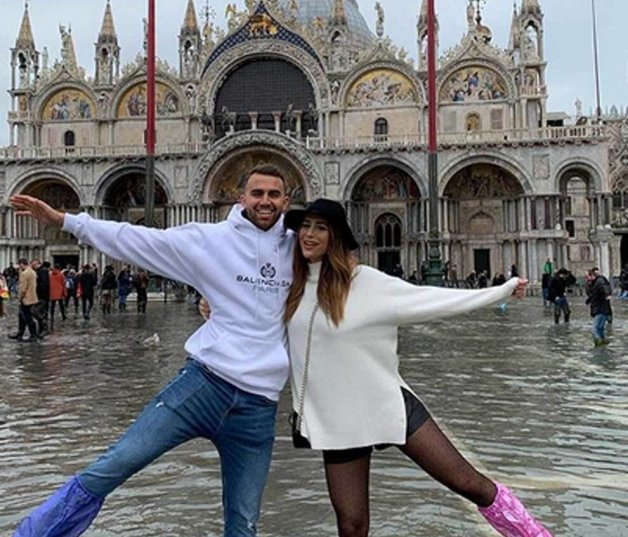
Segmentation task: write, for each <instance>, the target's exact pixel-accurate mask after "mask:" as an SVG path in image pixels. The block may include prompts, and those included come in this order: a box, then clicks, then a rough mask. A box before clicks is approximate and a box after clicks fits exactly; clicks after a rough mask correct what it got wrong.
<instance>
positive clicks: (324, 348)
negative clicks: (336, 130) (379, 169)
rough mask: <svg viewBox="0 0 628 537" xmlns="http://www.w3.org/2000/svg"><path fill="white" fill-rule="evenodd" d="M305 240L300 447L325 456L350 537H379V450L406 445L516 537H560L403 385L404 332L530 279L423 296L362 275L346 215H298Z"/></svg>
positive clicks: (296, 342)
mask: <svg viewBox="0 0 628 537" xmlns="http://www.w3.org/2000/svg"><path fill="white" fill-rule="evenodd" d="M285 222H286V226H287V227H288V228H290V229H292V230H294V231H296V232H297V233H298V239H299V245H298V247H297V248H295V253H294V264H293V270H294V276H293V284H292V287H291V291H290V294H289V296H288V299H287V303H286V313H285V319H286V322H287V323H288V332H289V339H290V355H291V366H292V370H291V383H292V393H293V408H294V410H295V412H296V419H295V427H296V429H297V431H296V432H295V438H299V434H300V435H302V436H301V437H300V438H301V439H302V440H303V441H307V442H309V444H311V447H312V448H314V449H322V450H323V458H324V462H325V472H326V477H327V486H328V491H329V495H330V498H331V502H332V504H333V507H334V510H335V512H336V518H337V524H338V533H339V535H340V536H341V537H354V536H365V535H367V534H368V527H369V515H368V513H369V510H368V481H369V466H370V458H371V452H372V448H373V446H378V447H383V446H384V445H390V444H393V445H396V446H397V447H399V449H400V450H401V451H402V452H403V453H404V454H405V455H406V456H408V457H409V458H410V459H411V460H413V461H414V462H415V463H416V464H418V465H419V466H420V467H421V468H423V469H424V470H425V471H426V472H427V473H428V474H429V475H431V476H432V477H433V478H435V479H436V480H437V481H439V482H440V483H442V484H443V485H445V486H447V487H448V488H450V489H451V490H453V491H454V492H456V493H458V494H460V495H462V496H464V497H465V498H467V499H469V500H470V501H472V502H474V503H475V504H476V505H477V506H478V507H479V510H480V512H481V513H482V515H483V516H484V517H485V518H486V520H487V521H488V522H489V523H490V524H491V525H492V526H493V527H494V528H495V529H496V530H497V531H498V532H499V533H501V535H504V536H507V537H548V536H549V537H551V534H550V533H549V532H548V531H547V530H546V529H544V528H543V527H542V526H541V525H540V524H539V523H538V522H536V521H535V520H534V518H533V517H532V516H531V515H530V514H529V513H528V512H527V511H526V509H525V508H524V506H523V505H522V504H521V502H520V501H519V500H518V499H517V498H516V497H515V496H514V495H513V493H512V492H511V491H510V490H509V489H507V488H506V487H504V486H503V485H501V484H499V483H495V482H493V481H491V480H490V479H489V478H487V477H485V476H484V475H482V474H480V473H479V472H478V471H477V470H475V468H473V467H472V466H471V465H470V464H469V463H468V462H467V461H466V460H465V459H464V458H463V457H462V455H461V454H460V453H459V452H458V451H457V450H456V448H455V447H454V446H453V445H452V444H451V442H450V441H449V440H448V439H447V437H446V436H445V435H444V434H443V432H442V431H441V430H440V429H439V428H438V426H437V425H436V423H435V422H434V420H433V419H432V418H431V417H430V415H429V413H428V412H427V410H426V408H425V407H424V405H423V404H422V403H421V401H420V400H419V399H418V398H417V396H416V395H414V394H413V393H412V391H411V390H410V388H409V387H408V386H407V384H406V383H405V382H404V381H403V379H402V378H401V377H400V376H399V373H398V359H397V355H396V348H397V329H398V327H399V326H400V325H403V324H408V323H416V322H420V321H426V320H432V319H436V318H443V317H448V316H452V315H456V314H459V313H463V312H467V311H471V310H473V309H476V308H478V307H481V306H486V305H488V304H491V303H494V302H500V301H503V300H504V299H505V298H506V297H508V296H510V295H512V294H514V295H516V296H522V294H523V291H524V290H525V284H526V283H527V282H526V281H525V280H518V279H516V278H515V279H511V280H510V281H508V282H507V283H506V284H504V285H502V286H500V287H493V288H489V289H484V290H480V291H476V290H473V291H467V290H458V289H444V288H431V287H417V286H414V285H411V284H408V283H407V282H404V281H402V280H400V279H399V278H392V277H390V276H387V275H385V274H383V273H381V272H379V271H377V270H374V269H372V268H370V267H367V266H363V265H358V264H357V262H356V259H355V258H354V257H353V256H352V255H351V251H352V250H355V249H357V247H358V244H357V242H356V240H355V238H354V236H353V233H352V232H351V229H350V228H349V225H348V223H347V220H346V215H345V212H344V209H343V208H342V206H341V205H340V204H339V203H337V202H335V201H331V200H325V199H319V200H317V201H315V202H313V203H312V204H311V205H310V206H309V207H308V208H307V209H306V210H293V211H289V212H288V213H287V215H286V219H285Z"/></svg>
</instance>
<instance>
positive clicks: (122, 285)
mask: <svg viewBox="0 0 628 537" xmlns="http://www.w3.org/2000/svg"><path fill="white" fill-rule="evenodd" d="M132 284H133V281H132V279H131V267H129V266H128V265H127V266H126V267H124V268H123V269H122V270H121V271H120V272H119V273H118V310H119V311H126V299H127V297H128V296H129V293H130V292H131V287H132Z"/></svg>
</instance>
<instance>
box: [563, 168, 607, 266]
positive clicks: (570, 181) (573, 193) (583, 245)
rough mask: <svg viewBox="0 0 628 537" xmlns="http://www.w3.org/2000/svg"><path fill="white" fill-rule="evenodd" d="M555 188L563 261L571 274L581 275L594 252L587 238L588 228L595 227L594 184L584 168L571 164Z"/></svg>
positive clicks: (592, 257)
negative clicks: (564, 253) (564, 251)
mask: <svg viewBox="0 0 628 537" xmlns="http://www.w3.org/2000/svg"><path fill="white" fill-rule="evenodd" d="M559 188H560V194H561V220H562V225H563V229H564V230H565V231H566V232H567V240H566V242H567V259H565V260H564V263H563V264H564V265H566V266H567V267H568V268H569V269H570V270H571V271H572V272H573V273H574V274H583V273H584V271H586V270H588V269H589V268H590V266H591V263H595V252H594V249H593V245H592V244H591V241H590V239H589V229H591V228H592V227H595V224H594V220H595V218H594V215H593V206H592V202H591V196H592V194H593V192H595V184H594V181H593V178H592V177H591V174H590V173H589V172H588V171H587V170H585V169H581V168H578V167H575V168H572V169H569V170H567V171H565V172H564V173H563V174H562V175H561V177H560V181H559ZM598 210H600V208H599V207H598Z"/></svg>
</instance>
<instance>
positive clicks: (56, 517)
mask: <svg viewBox="0 0 628 537" xmlns="http://www.w3.org/2000/svg"><path fill="white" fill-rule="evenodd" d="M103 501H104V500H103V499H102V498H97V497H96V496H93V495H92V494H90V493H89V492H88V491H87V490H85V488H83V486H82V485H81V483H80V482H79V480H78V478H77V477H73V478H72V479H70V480H69V481H68V482H67V483H66V484H65V485H63V487H61V488H60V489H59V490H57V491H56V492H55V493H54V494H53V495H52V496H50V497H49V498H48V499H47V500H46V501H45V502H44V503H42V504H41V505H40V506H39V507H37V508H36V509H35V510H34V511H32V512H31V513H30V514H29V515H28V516H27V517H26V518H25V519H24V520H22V522H21V523H20V525H19V527H18V528H17V529H16V530H15V533H14V534H13V537H78V536H79V535H81V534H82V533H83V532H84V531H85V530H86V529H87V528H88V527H89V525H90V524H91V523H92V521H93V520H94V519H95V518H96V515H97V514H98V511H100V508H101V507H102V504H103Z"/></svg>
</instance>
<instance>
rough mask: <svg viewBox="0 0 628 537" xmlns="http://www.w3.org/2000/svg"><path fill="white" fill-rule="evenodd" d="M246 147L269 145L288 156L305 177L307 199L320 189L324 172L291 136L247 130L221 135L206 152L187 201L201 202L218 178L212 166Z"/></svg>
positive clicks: (265, 147)
mask: <svg viewBox="0 0 628 537" xmlns="http://www.w3.org/2000/svg"><path fill="white" fill-rule="evenodd" d="M246 149H266V150H270V151H274V152H276V153H277V154H280V155H282V156H283V157H285V158H287V159H288V160H289V161H290V162H291V163H292V164H293V165H294V166H295V168H296V169H298V170H299V171H300V173H301V175H302V177H303V178H304V179H305V181H304V183H305V187H306V189H307V192H306V199H312V198H313V197H317V196H319V195H320V193H321V185H322V174H321V171H320V170H319V168H318V165H317V164H316V162H315V160H314V159H313V158H312V155H311V154H310V153H309V152H308V151H307V150H306V149H305V148H304V147H303V145H301V144H299V143H297V142H295V141H294V140H293V139H292V138H290V137H288V136H285V135H284V134H280V133H276V132H272V131H244V132H241V133H236V134H232V135H230V136H226V137H225V138H222V139H221V140H220V141H219V142H218V143H216V144H214V145H213V146H212V147H211V149H210V150H209V151H208V152H207V153H205V155H204V156H203V158H202V159H201V160H200V162H199V163H198V165H197V167H196V169H195V170H194V172H193V174H192V181H190V186H189V189H188V202H189V203H200V202H201V200H203V199H205V198H204V193H205V192H206V190H207V188H211V186H212V181H214V180H215V173H214V174H212V170H215V169H216V168H217V165H218V164H219V163H220V162H222V161H223V159H225V158H226V157H228V156H230V155H231V154H233V153H234V152H237V151H240V150H246Z"/></svg>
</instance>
